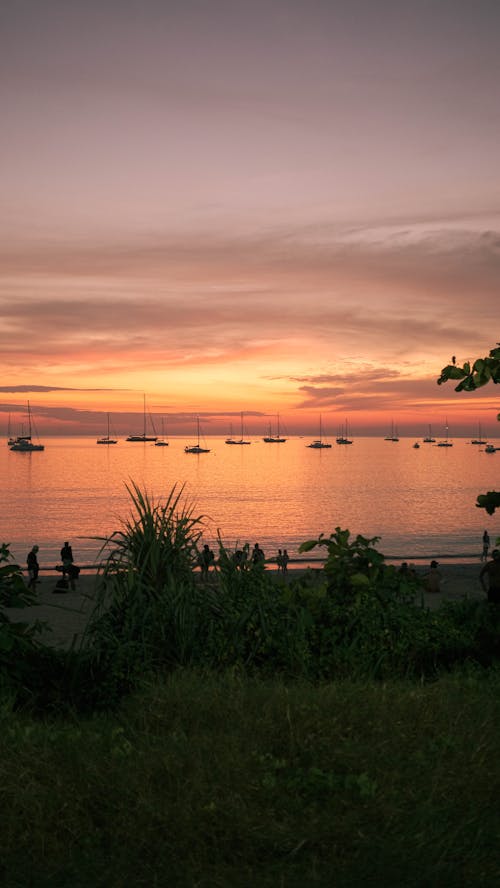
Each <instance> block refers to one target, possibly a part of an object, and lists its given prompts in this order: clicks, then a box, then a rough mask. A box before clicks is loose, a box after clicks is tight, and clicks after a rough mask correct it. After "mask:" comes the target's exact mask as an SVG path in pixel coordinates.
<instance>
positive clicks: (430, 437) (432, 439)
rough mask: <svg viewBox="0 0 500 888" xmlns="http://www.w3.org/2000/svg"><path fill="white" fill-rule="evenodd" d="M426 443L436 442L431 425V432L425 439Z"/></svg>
mask: <svg viewBox="0 0 500 888" xmlns="http://www.w3.org/2000/svg"><path fill="white" fill-rule="evenodd" d="M423 441H424V444H435V443H436V439H435V438H433V437H432V428H431V426H429V434H428V435H427V436H426V437H425V438H424V439H423Z"/></svg>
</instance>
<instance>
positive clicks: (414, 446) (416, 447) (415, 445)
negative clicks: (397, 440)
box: [413, 441, 420, 450]
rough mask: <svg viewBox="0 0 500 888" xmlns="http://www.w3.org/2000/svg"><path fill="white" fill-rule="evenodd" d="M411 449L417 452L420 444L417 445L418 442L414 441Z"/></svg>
mask: <svg viewBox="0 0 500 888" xmlns="http://www.w3.org/2000/svg"><path fill="white" fill-rule="evenodd" d="M413 448H414V450H418V449H419V448H420V444H419V443H418V441H415V443H414V445H413Z"/></svg>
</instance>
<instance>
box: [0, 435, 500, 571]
mask: <svg viewBox="0 0 500 888" xmlns="http://www.w3.org/2000/svg"><path fill="white" fill-rule="evenodd" d="M249 440H251V441H252V443H251V445H250V446H242V447H241V446H239V447H238V446H233V447H230V446H228V445H226V444H225V443H224V439H223V438H208V439H206V446H207V447H209V448H210V453H206V454H200V455H193V454H186V453H185V452H184V446H185V444H186V443H192V442H191V441H190V440H189V439H185V438H182V439H181V438H171V439H170V441H169V446H168V447H155V446H154V444H151V443H142V442H141V443H130V442H126V441H125V440H124V439H121V440H119V443H118V444H116V445H113V446H109V447H107V446H97V445H96V443H95V439H94V438H84V437H81V438H46V439H45V440H44V444H45V450H44V451H43V452H38V453H31V454H29V453H28V454H26V453H13V452H11V451H10V450H9V449H8V447H7V446H6V445H3V446H2V448H1V449H0V472H1V476H0V477H1V479H2V490H1V500H0V542H8V543H10V544H11V550H12V552H13V554H14V556H15V558H16V559H18V560H19V561H21V562H22V563H23V564H24V562H25V559H26V553H27V552H28V550H29V549H30V548H31V546H32V545H33V544H34V543H37V544H38V545H39V547H40V552H39V560H40V563H41V564H42V565H50V564H55V563H57V562H58V561H59V550H60V548H61V546H62V544H63V542H64V541H65V540H69V541H70V542H71V543H72V545H73V551H74V554H75V559H76V560H77V561H78V562H79V563H82V564H85V563H87V564H88V563H93V562H94V561H95V560H96V558H97V555H98V552H99V549H100V546H101V543H100V542H99V541H97V540H96V539H95V537H106V536H108V535H109V534H111V533H112V532H113V531H114V530H117V529H119V527H120V520H121V518H123V517H126V516H128V515H129V514H130V512H131V501H130V497H129V495H128V493H127V489H126V485H127V484H130V483H131V482H132V481H133V482H135V483H136V484H138V485H139V486H140V487H141V488H143V489H145V490H147V491H148V493H149V494H150V495H151V496H153V497H154V498H155V499H157V500H161V499H164V498H165V497H166V496H167V495H168V493H169V492H170V491H171V489H172V487H173V486H174V485H177V486H178V488H180V487H181V486H184V492H183V498H184V499H185V500H186V501H187V502H189V503H191V504H192V505H193V506H194V508H195V513H196V514H198V515H203V516H205V518H204V521H205V525H204V533H203V539H204V541H205V542H209V543H211V544H212V543H214V542H216V540H217V534H218V532H220V535H221V537H222V539H223V541H224V543H225V545H226V546H228V547H234V546H236V545H237V544H239V545H242V544H244V543H245V542H248V543H250V545H253V544H254V543H255V542H258V543H259V544H260V545H261V547H262V548H263V549H264V551H265V553H266V556H267V557H274V556H275V555H276V552H277V549H278V548H287V549H288V552H289V554H290V556H291V557H292V558H293V557H296V556H297V555H298V547H299V545H300V543H302V542H303V541H304V540H308V539H311V538H314V537H316V536H317V535H318V534H320V533H323V534H325V535H326V536H328V535H329V534H330V533H331V532H332V531H333V530H334V529H335V528H336V527H337V526H340V527H341V528H349V530H350V531H351V533H352V534H354V535H355V534H357V533H361V534H363V535H364V536H368V537H372V536H379V537H381V539H380V542H379V543H378V548H379V549H380V551H382V552H383V553H384V554H385V555H386V556H387V557H388V558H391V559H392V558H394V559H395V560H399V559H407V560H412V561H417V562H418V561H419V560H426V559H429V558H431V557H438V558H440V559H441V560H443V559H446V558H447V557H450V558H454V559H457V560H458V559H462V560H470V559H471V558H474V557H476V556H477V557H478V558H479V555H480V552H481V537H482V534H483V531H484V529H485V528H486V529H488V531H489V534H490V537H491V539H492V541H493V539H494V538H496V537H497V536H498V535H500V515H493V516H488V515H486V513H485V512H484V510H482V509H477V508H476V507H475V501H476V496H477V494H478V493H481V492H485V491H487V490H494V489H498V486H499V462H500V451H499V452H498V453H495V454H491V455H490V454H486V453H485V452H484V449H483V448H482V447H479V446H477V445H472V444H470V442H469V441H468V440H465V439H455V441H454V446H453V447H449V448H439V447H436V446H434V445H431V444H423V443H421V446H420V448H419V449H418V450H417V449H414V448H413V443H414V439H406V438H401V439H400V441H399V442H397V443H396V442H389V441H384V440H383V439H379V438H359V439H354V443H353V444H352V445H350V446H339V445H336V444H335V443H334V444H333V447H332V449H331V450H311V449H309V448H308V447H306V444H308V443H309V439H305V438H290V439H288V441H287V442H286V443H285V444H266V443H264V442H263V441H262V438H250V439H249ZM498 443H499V442H497V444H498ZM321 551H322V550H315V552H313V553H312V554H313V555H314V554H316V552H317V554H318V555H319V554H321Z"/></svg>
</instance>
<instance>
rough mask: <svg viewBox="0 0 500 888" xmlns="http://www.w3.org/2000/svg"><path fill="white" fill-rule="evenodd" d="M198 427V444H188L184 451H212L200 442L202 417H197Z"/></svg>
mask: <svg viewBox="0 0 500 888" xmlns="http://www.w3.org/2000/svg"><path fill="white" fill-rule="evenodd" d="M196 428H197V436H198V442H197V443H196V444H190V445H186V447H185V448H184V453H210V450H209V449H208V448H207V447H202V446H201V444H200V417H199V416H197V417H196Z"/></svg>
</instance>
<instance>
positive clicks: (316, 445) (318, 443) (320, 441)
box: [306, 414, 332, 450]
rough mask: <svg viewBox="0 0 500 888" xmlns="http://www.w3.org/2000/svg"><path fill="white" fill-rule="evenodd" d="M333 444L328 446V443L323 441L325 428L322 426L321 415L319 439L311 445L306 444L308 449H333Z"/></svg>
mask: <svg viewBox="0 0 500 888" xmlns="http://www.w3.org/2000/svg"><path fill="white" fill-rule="evenodd" d="M331 446H332V445H331V444H328V443H327V442H326V441H323V428H322V425H321V414H320V417H319V438H317V439H316V441H312V442H311V444H306V447H310V448H311V450H326V449H330V448H331Z"/></svg>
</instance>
